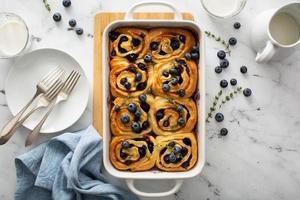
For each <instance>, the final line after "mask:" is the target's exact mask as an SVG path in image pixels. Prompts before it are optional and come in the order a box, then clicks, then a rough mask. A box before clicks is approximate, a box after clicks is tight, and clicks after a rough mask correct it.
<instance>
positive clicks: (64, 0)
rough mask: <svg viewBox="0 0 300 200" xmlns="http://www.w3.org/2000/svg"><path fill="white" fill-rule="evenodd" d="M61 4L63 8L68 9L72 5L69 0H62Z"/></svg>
mask: <svg viewBox="0 0 300 200" xmlns="http://www.w3.org/2000/svg"><path fill="white" fill-rule="evenodd" d="M62 4H63V6H64V7H69V6H70V5H71V4H72V3H71V0H63V2H62Z"/></svg>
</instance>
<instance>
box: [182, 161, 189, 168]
mask: <svg viewBox="0 0 300 200" xmlns="http://www.w3.org/2000/svg"><path fill="white" fill-rule="evenodd" d="M188 166H189V161H188V160H187V161H185V162H183V163H182V164H181V167H183V168H187V167H188Z"/></svg>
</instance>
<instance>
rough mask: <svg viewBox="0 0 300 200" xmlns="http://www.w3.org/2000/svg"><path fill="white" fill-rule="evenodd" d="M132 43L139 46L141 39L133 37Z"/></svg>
mask: <svg viewBox="0 0 300 200" xmlns="http://www.w3.org/2000/svg"><path fill="white" fill-rule="evenodd" d="M132 44H133V46H134V47H137V46H139V45H140V44H141V40H139V39H136V38H133V40H132Z"/></svg>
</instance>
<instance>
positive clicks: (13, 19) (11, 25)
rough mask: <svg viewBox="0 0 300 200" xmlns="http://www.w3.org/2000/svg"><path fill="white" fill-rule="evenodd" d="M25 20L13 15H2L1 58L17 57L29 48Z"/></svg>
mask: <svg viewBox="0 0 300 200" xmlns="http://www.w3.org/2000/svg"><path fill="white" fill-rule="evenodd" d="M28 43H29V31H28V27H27V25H26V24H25V22H24V20H23V19H22V18H21V17H19V16H18V15H16V14H13V13H0V58H12V57H16V56H18V55H20V54H22V52H23V51H24V50H25V49H26V47H27V46H29V44H28Z"/></svg>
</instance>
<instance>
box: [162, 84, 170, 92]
mask: <svg viewBox="0 0 300 200" xmlns="http://www.w3.org/2000/svg"><path fill="white" fill-rule="evenodd" d="M162 90H163V91H164V92H168V91H169V90H170V86H169V85H168V84H167V83H164V84H163V86H162Z"/></svg>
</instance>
